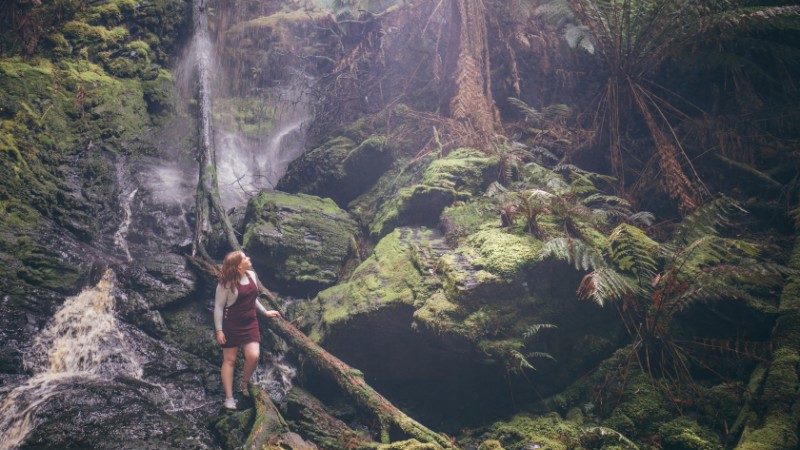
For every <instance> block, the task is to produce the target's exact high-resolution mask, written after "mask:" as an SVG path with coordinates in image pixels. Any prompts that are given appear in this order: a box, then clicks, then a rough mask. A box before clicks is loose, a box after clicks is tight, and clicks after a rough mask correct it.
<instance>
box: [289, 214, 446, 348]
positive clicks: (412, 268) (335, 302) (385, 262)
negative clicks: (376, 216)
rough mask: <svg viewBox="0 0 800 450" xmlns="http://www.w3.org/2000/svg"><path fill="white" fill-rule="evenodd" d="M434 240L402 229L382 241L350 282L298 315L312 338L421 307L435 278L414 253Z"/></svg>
mask: <svg viewBox="0 0 800 450" xmlns="http://www.w3.org/2000/svg"><path fill="white" fill-rule="evenodd" d="M435 238H436V234H435V232H433V231H432V230H427V229H415V228H399V229H397V230H395V231H394V232H392V233H390V234H389V235H387V236H385V237H384V238H383V239H381V240H380V242H378V244H377V245H376V246H375V250H374V252H373V254H372V255H370V257H369V258H367V259H366V260H364V262H362V263H361V264H360V265H359V266H358V267H357V268H356V269H355V271H354V272H353V273H352V275H351V276H350V278H349V280H347V281H346V282H343V283H340V284H338V285H336V286H333V287H330V288H328V289H326V290H324V291H322V292H320V293H319V294H318V295H317V297H316V299H314V300H313V301H312V302H309V303H308V304H306V305H305V306H304V307H303V308H302V310H304V311H305V312H298V314H300V315H304V316H305V319H306V320H307V321H308V322H307V326H309V327H310V328H311V333H310V337H311V338H312V339H314V340H317V341H319V340H321V339H322V338H323V337H324V335H325V333H326V332H327V331H328V330H329V329H330V328H331V327H334V326H336V325H337V324H339V323H344V322H346V321H348V320H350V319H352V318H353V317H354V316H357V315H361V314H367V313H371V312H374V311H376V310H379V309H381V308H384V307H387V306H391V305H393V304H405V305H409V306H412V307H419V306H422V304H423V303H424V302H425V300H427V299H428V298H429V296H430V294H431V293H432V292H433V291H434V290H435V289H436V284H435V283H436V279H435V277H432V276H431V275H430V274H427V273H423V272H422V271H420V267H419V266H418V265H416V264H415V260H414V254H415V253H417V252H419V250H418V248H419V247H422V246H425V245H426V243H427V242H428V241H430V240H431V239H435Z"/></svg>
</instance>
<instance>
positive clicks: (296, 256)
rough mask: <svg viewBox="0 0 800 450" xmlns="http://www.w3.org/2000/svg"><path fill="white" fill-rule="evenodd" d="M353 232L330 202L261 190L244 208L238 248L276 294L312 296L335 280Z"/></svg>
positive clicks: (343, 214)
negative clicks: (241, 240) (242, 250)
mask: <svg viewBox="0 0 800 450" xmlns="http://www.w3.org/2000/svg"><path fill="white" fill-rule="evenodd" d="M356 232H357V227H356V224H355V222H354V221H353V220H352V219H351V218H350V216H349V215H348V214H347V213H346V212H345V211H343V210H341V209H340V208H339V207H338V206H336V203H334V202H333V200H331V199H326V198H319V197H314V196H312V195H306V194H287V193H284V192H278V191H263V192H261V193H259V194H258V195H257V196H255V197H253V198H252V199H251V200H250V202H249V203H248V205H247V212H246V213H245V232H244V239H243V242H242V244H243V249H244V250H245V252H247V253H248V255H250V257H251V259H252V261H253V267H254V268H255V270H256V271H257V272H258V274H259V276H260V277H261V278H262V279H263V280H265V281H267V282H269V283H271V284H272V286H273V287H274V288H275V289H277V290H278V291H281V292H287V293H292V294H296V295H309V294H311V295H313V294H314V293H315V292H316V291H317V290H319V289H322V288H324V287H326V286H330V285H332V284H333V283H335V282H336V281H337V280H338V279H339V274H340V271H341V269H342V266H343V264H344V263H345V260H346V259H347V257H348V255H349V254H350V251H351V248H352V245H353V242H354V236H355V234H356Z"/></svg>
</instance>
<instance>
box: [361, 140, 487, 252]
mask: <svg viewBox="0 0 800 450" xmlns="http://www.w3.org/2000/svg"><path fill="white" fill-rule="evenodd" d="M499 167H500V161H499V159H498V158H497V157H492V156H486V155H485V154H484V153H482V152H481V151H479V150H475V149H470V148H461V149H457V150H455V151H453V152H452V153H450V154H449V155H447V156H446V157H444V158H441V159H437V160H434V161H433V162H431V163H430V165H429V166H428V167H427V168H426V169H425V171H424V172H423V174H422V179H421V180H420V181H419V183H417V184H415V185H412V186H407V187H404V188H402V189H400V190H399V191H398V192H397V194H396V195H394V196H393V197H392V198H391V199H390V200H388V201H387V202H385V203H383V204H382V205H381V206H380V209H379V210H378V212H377V214H376V215H375V218H374V220H373V221H372V223H371V224H370V227H369V229H370V233H371V234H372V235H373V236H383V235H384V234H386V233H388V232H389V231H391V230H392V229H393V228H395V227H398V226H405V225H427V226H432V225H435V224H437V223H438V222H439V216H440V215H441V213H442V211H443V210H444V208H445V207H446V206H449V205H451V204H452V203H453V202H455V201H459V200H467V199H469V198H471V197H472V196H473V195H476V194H478V193H480V192H482V191H483V190H484V189H486V187H487V186H488V185H489V183H491V182H492V181H494V180H496V179H497V176H498V170H499Z"/></svg>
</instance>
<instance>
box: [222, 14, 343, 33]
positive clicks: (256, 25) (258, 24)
mask: <svg viewBox="0 0 800 450" xmlns="http://www.w3.org/2000/svg"><path fill="white" fill-rule="evenodd" d="M324 17H328V13H327V12H325V11H321V10H320V11H309V10H306V9H297V10H294V11H281V12H277V13H275V14H271V15H269V16H264V17H259V18H257V19H252V20H248V21H245V22H240V23H238V24H236V26H234V27H232V28H231V29H230V30H228V33H230V34H241V33H245V32H247V33H253V32H259V31H262V32H263V31H271V30H272V29H274V28H276V27H280V26H287V25H293V26H296V25H308V24H313V23H314V22H315V21H316V20H318V19H322V18H324Z"/></svg>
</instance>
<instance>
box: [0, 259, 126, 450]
mask: <svg viewBox="0 0 800 450" xmlns="http://www.w3.org/2000/svg"><path fill="white" fill-rule="evenodd" d="M113 287H114V273H113V272H112V271H111V270H107V271H106V272H105V273H104V274H103V277H102V278H101V279H100V281H99V282H98V283H97V285H96V286H94V287H91V288H88V289H85V290H84V291H83V292H81V293H80V294H78V295H76V296H74V297H70V298H68V299H67V300H66V301H65V302H64V304H63V305H62V306H61V308H60V309H59V310H58V311H57V312H56V314H55V316H54V317H53V319H52V320H51V322H50V323H49V324H48V325H47V327H46V328H44V329H43V330H42V331H41V332H40V333H39V335H37V336H36V338H35V339H34V341H33V345H32V347H31V349H30V351H29V352H28V353H27V354H26V355H25V358H24V365H25V367H26V369H28V370H32V371H33V373H34V376H33V377H31V378H30V379H29V380H28V381H27V382H26V383H25V384H23V385H21V386H18V387H16V388H14V389H13V390H11V392H10V393H9V394H8V395H7V396H6V398H5V399H3V402H2V404H0V435H1V436H3V439H2V440H0V450H7V449H12V448H15V447H17V446H18V445H19V444H20V443H21V442H22V441H23V440H24V439H25V437H26V436H27V434H28V433H29V432H30V430H31V429H32V428H33V427H34V426H35V424H36V415H35V414H36V409H37V407H39V406H40V405H41V404H42V403H44V402H46V401H48V400H49V399H51V398H52V397H54V396H56V395H58V393H59V392H60V388H62V387H65V386H69V385H70V384H71V383H72V382H74V381H75V380H76V379H111V378H113V377H116V376H130V377H134V378H138V379H141V377H142V368H141V366H140V364H139V361H138V358H137V356H136V354H135V353H134V352H133V350H132V349H131V348H130V347H129V346H128V340H127V339H125V336H124V335H123V333H122V332H121V331H120V329H119V327H118V323H117V319H116V317H115V315H114V297H113V295H112V289H113Z"/></svg>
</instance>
